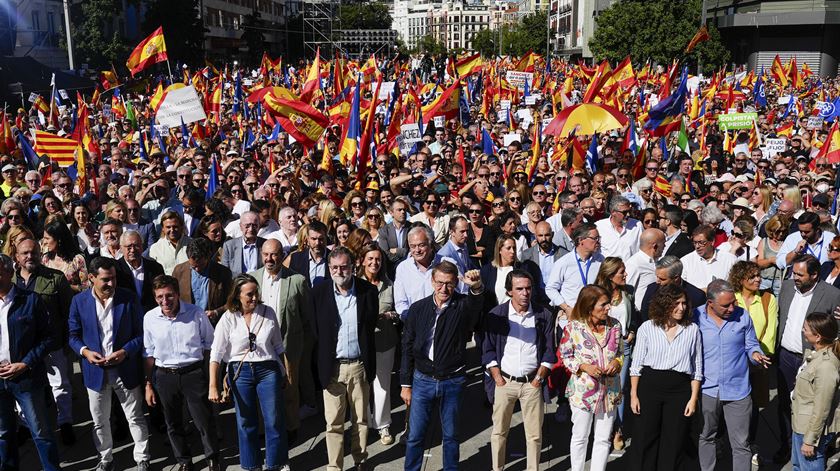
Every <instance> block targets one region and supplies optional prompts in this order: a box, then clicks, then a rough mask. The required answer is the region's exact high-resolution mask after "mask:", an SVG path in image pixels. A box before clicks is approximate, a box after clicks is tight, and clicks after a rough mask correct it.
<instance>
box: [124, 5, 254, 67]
mask: <svg viewBox="0 0 840 471" xmlns="http://www.w3.org/2000/svg"><path fill="white" fill-rule="evenodd" d="M198 2H199V0H150V1H149V3H148V4H147V8H146V16H145V18H144V20H143V28H142V30H143V33H144V34H142V35H141V37H145V36H147V35H149V34H151V33H152V31H154V30H155V29H156V28H157V27H158V26H163V35H164V37H165V38H166V52H167V54H168V56H169V60H171V61H179V62H183V63H187V64H193V65H196V64H200V63H201V61H202V59H204V33H206V32H208V30H207V29H206V28H205V27H204V23H203V22H202V21H203V20H202V19H201V18H200V17H199V15H198ZM260 53H262V51H260Z"/></svg>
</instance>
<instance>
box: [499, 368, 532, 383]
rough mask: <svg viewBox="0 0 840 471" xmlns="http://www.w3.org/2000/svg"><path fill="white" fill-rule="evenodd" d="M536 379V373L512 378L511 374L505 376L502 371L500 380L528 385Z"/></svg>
mask: <svg viewBox="0 0 840 471" xmlns="http://www.w3.org/2000/svg"><path fill="white" fill-rule="evenodd" d="M500 371H501V370H500ZM536 377H537V372H536V371H534V372H533V373H531V374H528V375H525V376H513V375H511V374H507V373H505V372H504V371H502V378H504V379H506V380H508V381H513V382H516V383H530V382H531V381H533V380H534V378H536Z"/></svg>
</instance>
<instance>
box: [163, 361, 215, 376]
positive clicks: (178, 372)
mask: <svg viewBox="0 0 840 471" xmlns="http://www.w3.org/2000/svg"><path fill="white" fill-rule="evenodd" d="M203 366H204V362H203V361H197V362H195V363H193V364H192V365H187V366H182V367H180V368H165V367H163V366H158V367H157V370H158V371H160V372H161V373H166V374H170V375H184V374H187V373H191V372H193V371H195V370H198V369H201V368H202V367H203Z"/></svg>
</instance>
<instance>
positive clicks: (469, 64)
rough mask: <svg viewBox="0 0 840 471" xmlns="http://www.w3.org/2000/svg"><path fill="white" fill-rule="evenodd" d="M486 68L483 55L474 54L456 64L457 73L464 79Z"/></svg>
mask: <svg viewBox="0 0 840 471" xmlns="http://www.w3.org/2000/svg"><path fill="white" fill-rule="evenodd" d="M483 66H484V61H482V60H481V54H473V55H471V56H467V57H464V58H461V59H458V62H456V63H455V72H456V73H457V74H458V76H459V77H461V78H464V77H467V76H469V75H471V74H474V73H476V72H478V71H480V70H481V68H482V67H483Z"/></svg>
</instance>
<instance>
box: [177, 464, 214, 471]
mask: <svg viewBox="0 0 840 471" xmlns="http://www.w3.org/2000/svg"><path fill="white" fill-rule="evenodd" d="M211 469H212V468H211ZM178 471H193V464H192V463H180V464H179V465H178Z"/></svg>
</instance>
